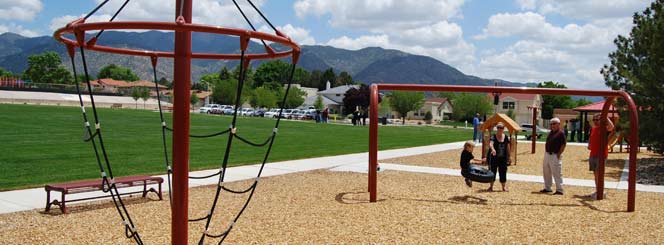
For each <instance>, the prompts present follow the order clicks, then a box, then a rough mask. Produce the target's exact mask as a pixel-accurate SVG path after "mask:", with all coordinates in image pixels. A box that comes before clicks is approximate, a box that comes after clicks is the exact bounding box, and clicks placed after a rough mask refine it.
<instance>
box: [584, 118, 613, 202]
mask: <svg viewBox="0 0 664 245" xmlns="http://www.w3.org/2000/svg"><path fill="white" fill-rule="evenodd" d="M600 120H606V119H601V114H599V113H598V114H595V115H594V116H593V127H592V129H591V131H590V138H589V140H588V150H590V156H589V157H588V170H590V171H593V175H594V176H595V186H597V183H599V181H598V178H597V165H599V154H604V159H606V158H607V157H608V156H609V149H608V148H607V147H606V146H604V147H602V145H601V144H600V137H601V135H600V133H599V125H600ZM613 128H614V125H613V122H611V120H606V131H607V132H609V131H611V130H613ZM602 148H604V150H602ZM590 196H591V197H592V198H593V199H597V192H595V193H593V194H591V195H590Z"/></svg>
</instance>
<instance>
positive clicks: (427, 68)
mask: <svg viewBox="0 0 664 245" xmlns="http://www.w3.org/2000/svg"><path fill="white" fill-rule="evenodd" d="M97 43H98V44H100V45H107V46H112V47H124V48H132V49H139V50H158V51H172V50H173V45H174V35H173V34H172V33H167V32H158V31H148V32H114V31H106V32H104V33H103V34H102V36H101V37H100V38H99V41H98V42H97ZM274 48H275V49H280V47H278V45H277V46H275V47H274ZM301 48H302V53H301V55H300V61H299V63H298V66H300V67H302V68H303V69H305V70H309V71H311V70H321V71H322V70H326V69H328V68H333V69H334V71H335V72H336V73H337V74H338V73H340V72H341V71H346V72H348V73H349V74H350V75H351V76H352V77H353V79H354V80H356V81H360V82H362V83H365V84H370V83H372V82H378V81H380V82H384V83H416V84H453V85H494V84H495V83H498V84H500V85H501V86H535V85H536V84H532V83H529V84H525V83H515V82H509V81H505V80H500V79H485V78H480V77H476V76H471V75H466V74H464V73H462V72H461V71H459V70H457V69H456V68H454V67H452V66H450V65H447V64H445V63H443V62H441V61H439V60H436V59H434V58H431V57H428V56H422V55H414V54H409V53H406V52H402V51H399V50H391V49H383V48H378V47H369V48H364V49H360V50H346V49H340V48H334V47H329V46H319V45H303V46H302V47H301ZM46 51H54V52H57V53H58V54H59V55H60V57H61V59H62V61H63V64H64V65H65V66H66V67H67V68H68V69H70V70H71V63H70V59H69V57H68V55H67V52H66V49H65V46H64V45H63V44H61V43H59V42H57V41H56V40H55V39H54V38H53V37H50V36H41V37H32V38H29V37H24V36H21V35H18V34H15V33H10V32H6V33H3V34H0V67H3V68H5V69H6V70H9V71H11V72H13V73H22V72H23V71H24V70H25V69H26V68H27V59H28V56H30V55H32V54H39V53H43V52H46ZM192 51H194V52H205V53H239V40H238V38H236V37H231V36H224V35H214V34H207V33H193V34H192ZM248 52H249V53H252V52H253V53H255V52H264V48H263V46H262V44H260V43H256V42H251V43H250V45H249V49H248ZM76 53H77V57H76V59H75V63H76V69H77V71H78V72H79V73H81V72H82V67H83V66H82V62H81V60H80V52H76ZM86 61H87V66H88V69H89V72H90V74H97V72H98V71H99V69H100V68H101V67H103V66H105V65H108V64H111V63H113V64H116V65H120V66H124V67H129V68H131V69H132V71H134V73H136V74H137V75H138V76H139V77H141V79H146V80H151V78H152V66H151V64H150V60H149V59H148V58H146V57H135V56H126V55H117V54H108V53H101V52H95V51H87V52H86ZM237 63H238V62H237V61H226V60H193V61H192V68H191V71H192V78H193V81H197V80H198V78H200V77H201V76H202V75H204V74H207V73H213V72H218V71H219V70H220V69H221V67H223V66H227V67H234V66H236V65H237ZM259 64H260V62H252V66H254V68H255V67H256V66H257V65H259ZM172 65H173V60H172V59H160V61H159V64H158V66H157V76H158V77H159V78H160V77H165V78H167V79H169V80H171V79H172V77H173V74H172V73H173V69H172Z"/></svg>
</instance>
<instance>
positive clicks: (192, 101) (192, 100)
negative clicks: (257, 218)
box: [189, 92, 200, 110]
mask: <svg viewBox="0 0 664 245" xmlns="http://www.w3.org/2000/svg"><path fill="white" fill-rule="evenodd" d="M198 101H200V99H199V98H198V96H196V92H191V97H189V103H190V104H191V109H192V110H193V109H194V108H195V107H196V104H198Z"/></svg>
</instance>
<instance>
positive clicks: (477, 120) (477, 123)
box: [473, 113, 480, 142]
mask: <svg viewBox="0 0 664 245" xmlns="http://www.w3.org/2000/svg"><path fill="white" fill-rule="evenodd" d="M479 126H480V114H479V113H475V117H474V118H473V142H477V141H479V138H477V136H478V135H477V133H478V132H477V127H479Z"/></svg>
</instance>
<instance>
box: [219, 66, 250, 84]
mask: <svg viewBox="0 0 664 245" xmlns="http://www.w3.org/2000/svg"><path fill="white" fill-rule="evenodd" d="M243 72H245V71H243ZM254 75H255V73H254V70H253V69H251V67H248V68H247V70H246V72H245V77H244V86H245V87H247V88H256V87H254ZM219 78H220V79H221V80H224V79H223V78H221V77H219ZM231 78H234V79H237V80H240V65H236V66H235V68H234V69H233V73H232V74H231Z"/></svg>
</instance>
